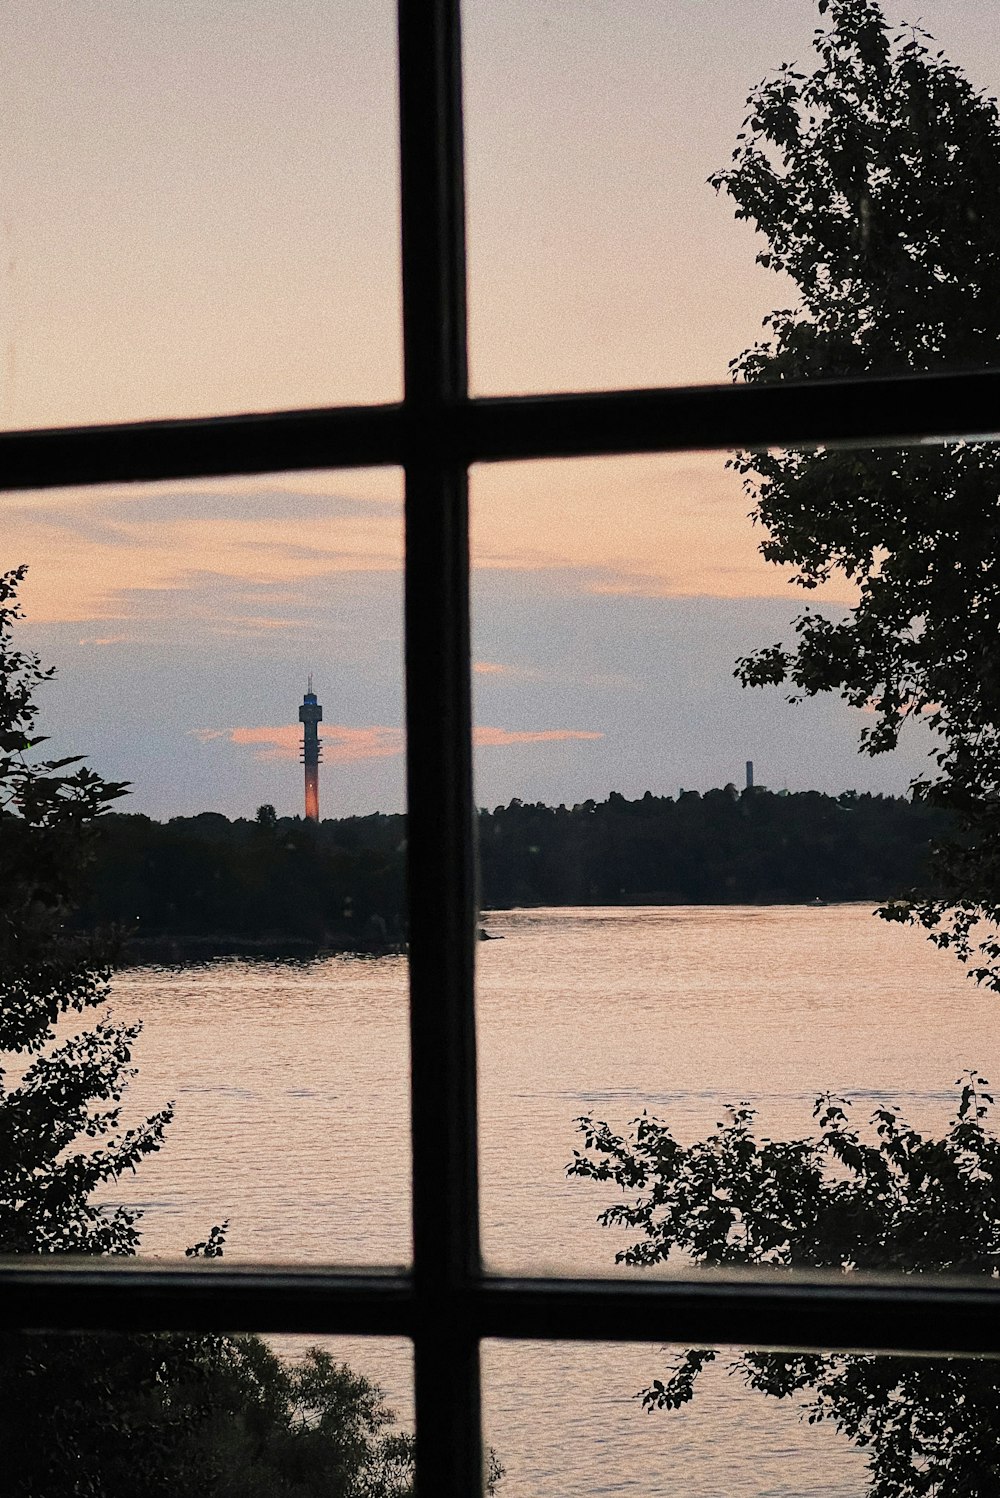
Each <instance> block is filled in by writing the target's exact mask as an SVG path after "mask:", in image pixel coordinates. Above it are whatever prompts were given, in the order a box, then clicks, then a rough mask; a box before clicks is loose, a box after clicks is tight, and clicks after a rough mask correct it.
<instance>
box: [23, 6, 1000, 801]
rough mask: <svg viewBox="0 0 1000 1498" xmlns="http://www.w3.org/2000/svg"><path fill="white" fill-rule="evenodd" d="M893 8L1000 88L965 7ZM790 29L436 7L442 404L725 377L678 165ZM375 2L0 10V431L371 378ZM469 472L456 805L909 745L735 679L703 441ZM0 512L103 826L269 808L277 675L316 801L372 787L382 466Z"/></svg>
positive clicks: (787, 16)
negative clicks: (462, 289)
mask: <svg viewBox="0 0 1000 1498" xmlns="http://www.w3.org/2000/svg"><path fill="white" fill-rule="evenodd" d="M889 13H890V15H891V16H892V17H893V19H898V18H901V17H903V16H904V15H905V16H906V17H907V18H908V19H918V20H922V22H923V24H924V25H925V26H926V27H927V28H929V29H931V30H933V31H934V32H935V34H936V36H937V39H938V42H939V44H940V45H941V47H942V48H943V49H944V50H945V51H946V52H947V53H948V55H949V56H951V57H952V58H953V59H954V60H955V61H956V62H958V63H960V64H961V65H962V66H963V67H964V68H965V70H966V71H967V72H968V73H969V75H970V77H971V78H972V79H973V81H974V82H975V83H977V84H978V85H980V86H982V87H985V88H987V89H989V90H990V91H995V90H996V89H997V88H998V87H1000V39H998V35H997V28H996V24H995V21H996V13H995V8H994V7H993V6H992V5H991V4H988V3H986V0H923V3H922V5H921V6H920V8H919V10H918V11H906V10H904V9H902V8H901V7H899V6H898V5H896V4H895V3H893V4H892V5H891V6H890V10H889ZM817 24H818V17H817V14H816V10H815V5H814V3H813V0H726V3H722V0H719V3H713V0H628V3H626V0H474V3H469V4H467V6H466V11H465V33H466V75H467V81H466V87H467V118H466V136H467V141H466V144H467V156H468V221H469V267H470V337H471V368H472V378H473V384H474V388H475V391H476V393H498V392H513V391H531V390H535V391H551V390H561V389H582V388H587V387H591V388H614V387H616V386H637V385H656V384H671V383H679V382H687V381H699V382H701V381H709V380H724V379H726V378H727V364H728V361H729V360H730V359H731V358H732V357H733V356H734V355H736V354H738V353H739V352H740V350H741V349H743V348H744V347H745V346H746V345H747V344H749V343H750V342H752V341H753V339H754V338H755V337H756V336H757V334H758V332H759V329H760V322H761V317H762V316H763V314H764V313H765V312H766V311H767V310H769V309H770V308H771V307H773V306H777V305H784V304H786V303H787V301H788V299H789V296H790V294H791V293H790V290H789V288H788V286H787V285H784V284H782V283H781V282H780V281H779V280H778V279H777V278H776V277H774V276H773V275H771V274H770V273H767V272H765V271H762V270H760V269H759V268H757V267H755V266H754V264H753V256H754V250H755V244H754V235H753V233H752V231H751V230H750V229H749V228H748V227H747V226H746V225H745V224H737V223H735V221H734V219H733V215H732V208H731V205H730V203H729V202H728V200H726V199H725V198H717V197H716V196H715V194H714V193H713V192H712V190H711V189H710V188H709V187H708V186H706V183H705V179H706V178H707V176H708V175H709V173H710V172H711V171H712V170H714V169H716V168H718V167H719V166H721V165H724V164H725V163H726V161H727V160H728V158H729V155H730V152H731V150H732V145H733V141H734V137H735V135H736V132H737V131H738V129H739V127H740V123H741V121H742V119H743V112H744V111H743V104H744V100H745V98H746V94H747V92H748V90H749V89H750V88H751V87H752V86H753V85H754V84H755V83H756V82H757V81H759V79H760V78H761V77H763V76H764V75H765V74H766V73H768V72H769V71H771V70H773V69H774V68H775V67H776V66H777V65H778V64H779V63H781V62H782V61H785V60H797V61H799V62H800V63H802V64H804V65H808V64H809V62H810V57H811V54H810V46H809V43H810V37H811V34H812V31H813V29H814V27H815V26H816V25H817ZM393 25H394V17H393V12H392V7H391V6H390V5H389V4H387V3H385V0H268V3H263V0H219V3H218V4H213V5H206V4H203V3H201V0H157V3H155V4H154V3H153V0H127V3H126V0H62V3H56V0H30V3H29V4H27V5H23V6H18V7H14V8H12V9H11V11H10V13H9V14H8V15H7V17H6V18H5V28H4V32H5V38H4V39H5V47H6V52H7V67H6V69H5V80H4V88H3V89H2V90H0V168H2V178H0V180H2V181H3V183H4V196H3V211H2V218H0V233H2V246H0V269H2V274H3V282H4V294H3V296H2V297H0V422H2V424H3V425H4V426H6V427H15V428H16V427H26V426H47V425H61V424H69V423H77V422H88V421H116V420H128V419H136V418H141V417H157V416H178V415H206V414H210V413H217V412H222V411H245V410H259V409H267V408H278V407H296V406H306V405H318V404H332V403H341V402H357V401H378V400H392V399H396V398H397V397H398V396H399V393H400V363H401V361H400V347H399V287H398V280H399V267H398V252H397V238H398V221H397V188H396V180H395V174H396V167H397V149H396V102H395V61H394V55H393V47H394V35H393ZM472 494H473V521H474V548H475V559H476V566H477V571H476V584H475V631H476V647H475V648H476V660H477V666H476V687H477V704H476V718H477V725H478V728H477V741H478V743H479V750H478V759H477V768H478V785H477V796H478V799H479V800H480V802H482V803H484V804H490V805H492V804H494V803H495V802H497V801H501V800H507V799H509V798H510V797H511V796H520V797H521V798H522V799H536V798H544V799H546V800H549V801H556V802H558V801H568V802H573V801H577V800H580V799H583V798H584V797H586V796H604V795H606V794H607V792H608V791H609V790H611V789H618V790H622V791H624V792H626V793H627V794H641V793H642V792H643V791H644V790H646V789H647V788H648V789H651V790H653V791H655V792H663V793H670V794H676V791H677V789H678V788H679V787H680V786H682V785H683V786H686V787H692V788H700V789H705V788H707V787H708V786H711V785H714V784H720V783H724V782H725V781H727V780H730V779H733V780H740V779H741V778H742V767H743V761H744V760H745V759H747V758H753V759H754V760H755V762H756V764H757V771H758V777H759V778H760V779H761V780H763V781H765V782H766V783H768V784H770V785H772V786H775V787H778V786H788V787H789V788H792V789H798V788H802V787H805V786H810V785H815V786H817V787H819V788H821V789H825V790H834V791H839V790H841V789H843V788H845V787H847V786H854V785H856V786H858V787H859V788H871V789H887V790H898V791H901V790H903V789H904V788H905V786H906V784H907V781H908V780H909V778H910V776H911V775H912V774H913V773H914V772H915V771H916V770H917V769H918V768H920V766H921V765H922V756H923V753H924V750H925V748H926V746H925V745H921V744H920V743H919V742H917V741H916V740H914V741H913V742H912V743H911V744H910V745H909V746H908V748H907V749H906V751H905V752H903V753H900V754H899V755H898V756H896V757H894V759H892V760H887V761H883V762H876V763H874V764H872V763H870V762H868V761H864V760H858V759H857V758H856V755H855V752H854V746H855V742H856V737H857V731H858V715H857V714H852V713H850V712H849V711H848V710H846V709H845V708H843V707H841V706H840V705H839V704H836V703H828V702H822V703H812V704H809V705H807V706H806V707H804V708H798V709H791V708H788V707H785V706H783V704H782V703H781V701H780V698H779V696H778V695H777V694H775V695H771V696H766V695H764V694H761V693H753V694H750V693H742V692H741V691H740V689H739V688H738V687H737V686H736V685H735V683H734V682H733V681H732V676H731V672H732V663H733V660H734V659H735V657H736V656H738V655H739V654H741V653H743V652H745V651H746V650H748V649H750V648H752V647H753V646H754V645H756V644H765V643H770V642H772V641H773V640H775V639H778V638H781V637H782V636H786V635H787V626H788V621H789V619H790V618H791V617H792V616H793V615H794V614H795V613H796V612H797V611H798V610H799V608H800V607H801V606H802V603H803V602H804V601H806V600H804V597H803V595H801V594H796V592H795V590H793V589H790V587H789V584H788V580H787V578H786V577H785V576H783V575H782V574H781V573H780V572H779V571H778V570H777V569H774V568H769V567H767V566H766V565H765V564H764V563H763V562H762V561H761V560H760V558H759V557H758V555H757V553H756V545H757V542H758V540H759V535H757V534H755V533H754V531H753V529H752V527H751V526H750V524H749V522H748V520H747V518H746V516H747V510H748V508H749V501H748V500H747V499H746V497H745V496H744V495H743V494H742V492H741V490H740V487H739V483H738V481H737V480H736V479H735V477H734V476H733V475H732V474H731V473H729V472H727V470H726V468H725V466H724V458H723V457H722V456H720V455H703V454H691V455H680V456H674V457H644V458H628V459H622V460H601V461H593V462H573V463H564V464H529V465H503V466H498V467H495V468H490V469H484V470H479V471H477V472H475V473H474V476H473V489H472ZM0 534H2V536H3V545H2V553H0V559H2V562H3V564H4V565H14V564H16V563H18V562H21V561H27V562H28V563H29V564H30V566H31V573H30V577H29V581H28V583H27V585H26V587H25V590H24V603H25V607H26V610H27V613H28V621H27V623H26V625H25V626H24V627H23V631H22V633H23V639H24V641H25V643H30V644H34V645H35V646H36V647H37V648H38V649H39V650H40V651H42V652H43V654H44V657H45V659H46V661H48V662H51V663H53V664H55V665H56V666H57V667H58V668H59V680H58V682H57V684H55V685H54V686H52V687H50V688H47V689H46V697H45V703H46V711H45V726H46V727H47V728H49V729H50V730H51V731H52V733H53V734H54V735H55V737H56V739H57V742H58V745H59V747H60V749H62V748H65V749H67V750H69V749H77V750H81V751H84V752H86V753H88V754H89V755H90V756H91V758H92V759H93V762H94V763H95V765H96V766H97V767H98V768H99V769H101V770H102V771H104V772H105V773H106V774H109V775H113V776H120V777H123V778H128V779H130V780H131V781H132V782H133V784H134V788H135V793H134V796H133V799H132V803H131V805H132V807H133V808H134V809H135V810H143V811H148V812H150V813H151V814H154V815H157V816H166V815H172V814H175V813H182V812H183V813H187V812H193V811H199V810H203V809H216V810H221V811H224V812H227V813H228V814H231V815H236V814H251V815H252V813H253V810H254V808H255V807H256V805H257V804H258V803H259V802H261V801H264V800H269V801H273V802H274V803H275V804H276V805H277V807H278V809H279V811H282V812H292V811H298V810H300V808H301V783H300V782H301V771H300V769H299V767H298V765H297V751H296V748H295V743H296V735H295V733H294V732H293V725H294V724H295V721H296V709H297V705H298V702H299V701H300V700H301V695H302V692H303V690H304V686H305V679H306V674H307V672H309V671H310V670H311V671H312V672H313V673H314V675H315V680H316V687H317V691H318V694H319V697H320V700H321V702H322V703H323V705H324V710H325V722H324V738H325V741H326V754H325V758H326V764H327V768H326V769H325V771H324V773H323V779H322V785H321V805H322V810H323V813H324V815H329V816H332V815H338V814H343V813H350V812H364V811H371V810H375V809H383V810H395V809H398V808H400V807H401V805H402V800H403V789H402V787H403V768H402V767H403V760H402V750H403V741H402V735H401V723H402V701H401V572H400V566H401V479H400V476H399V475H398V474H397V473H394V472H389V471H387V472H377V473H375V472H365V473H358V472H349V473H335V474H322V475H282V476H275V477H271V478H266V479H261V480H242V479H240V480H232V481H226V482H217V481H212V482H196V483H190V484H169V485H157V486H139V487H135V488H115V489H107V488H105V489H96V490H90V491H86V490H78V491H72V492H69V491H63V492H53V493H46V494H42V495H33V496H18V495H14V496H10V497H8V498H7V499H5V500H4V519H3V523H2V529H0ZM848 597H849V595H848V593H847V592H846V591H845V590H844V588H843V587H841V588H839V590H838V588H837V587H833V588H832V589H831V591H830V593H829V594H828V595H827V598H826V602H827V603H829V605H830V606H831V607H835V606H836V605H837V603H838V602H839V603H842V602H843V601H845V600H847V599H848ZM809 601H811V600H809Z"/></svg>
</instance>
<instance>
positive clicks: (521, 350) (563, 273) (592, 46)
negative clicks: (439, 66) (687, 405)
mask: <svg viewBox="0 0 1000 1498" xmlns="http://www.w3.org/2000/svg"><path fill="white" fill-rule="evenodd" d="M884 11H885V15H886V18H887V20H888V23H889V27H890V31H889V36H890V37H891V38H892V42H891V48H890V56H891V59H892V60H891V66H890V67H889V69H888V71H886V70H885V69H881V67H880V64H879V63H878V61H877V52H878V46H879V42H878V39H877V38H876V39H875V40H873V38H872V32H871V28H861V29H860V30H859V32H858V33H857V36H856V40H849V41H844V42H843V43H842V44H839V45H838V47H837V49H835V53H834V64H835V65H834V68H833V70H832V78H833V79H834V80H835V82H823V81H821V83H820V85H819V86H818V91H817V93H816V95H815V97H814V98H813V99H810V100H803V98H802V94H803V89H804V88H805V86H806V83H805V80H806V79H807V78H808V77H811V76H812V75H814V74H815V73H817V71H818V70H821V68H822V66H823V64H822V62H821V59H820V56H819V54H818V52H817V51H816V50H815V48H814V32H815V31H816V29H817V28H822V29H823V30H824V31H830V30H831V28H832V27H833V25H834V19H835V16H834V12H833V10H831V11H830V12H827V13H826V14H820V10H819V7H818V6H817V4H816V3H815V0H765V3H761V4H757V5H755V6H753V9H752V22H751V23H750V24H748V11H747V7H746V5H745V4H741V3H739V0H724V3H717V4H714V5H711V6H705V5H701V4H698V3H696V0H686V3H677V4H672V5H644V6H638V5H633V6H628V7H625V8H624V9H623V8H622V7H621V6H618V5H612V4H608V3H606V0H604V3H596V4H591V5H565V4H561V3H535V0H505V3H503V4H495V3H493V0H466V4H465V7H464V15H465V22H464V29H465V52H466V100H467V108H466V117H467V118H466V136H467V143H468V164H469V166H468V173H469V183H468V202H469V247H470V309H471V333H472V345H471V369H472V376H473V382H474V386H475V389H476V390H477V392H479V393H482V394H504V393H522V392H529V391H556V390H574V389H575V390H579V389H589V388H600V389H613V388H616V387H635V386H644V385H650V386H652V385H675V384H688V383H702V382H727V381H728V380H729V378H730V368H729V367H730V361H732V360H734V359H736V358H737V357H738V356H739V355H741V354H742V352H743V351H744V350H745V349H749V348H751V347H752V346H753V345H754V344H755V343H757V342H758V341H759V340H761V339H770V340H772V341H774V340H776V339H777V338H778V331H779V330H778V328H775V327H772V328H767V329H765V328H763V326H762V322H763V319H764V317H765V315H766V314H768V313H770V312H772V311H773V310H774V309H779V308H792V309H794V308H796V307H797V306H799V303H800V300H801V299H802V297H803V296H806V297H807V298H812V302H811V305H810V306H809V307H808V308H807V309H806V313H805V315H802V316H800V315H798V314H796V315H795V317H794V318H793V321H794V322H795V324H796V325H797V326H798V332H797V333H790V334H789V335H788V337H787V338H785V339H783V340H780V341H782V342H783V344H784V346H785V347H784V353H783V354H782V357H781V359H779V360H778V362H777V363H774V364H770V363H768V362H767V361H766V360H765V361H764V363H763V365H762V366H761V367H760V368H757V369H756V370H754V371H752V373H753V377H754V378H774V377H775V376H778V377H781V378H787V377H789V375H791V374H798V375H810V374H843V373H853V372H857V371H860V370H872V369H879V370H883V371H887V370H897V369H911V368H925V367H934V366H940V365H942V364H943V365H948V366H951V367H956V368H957V367H963V368H964V367H969V366H972V365H977V364H982V363H984V362H986V363H994V362H996V357H997V354H996V351H997V346H998V328H997V325H996V322H995V319H994V315H993V313H992V311H991V310H990V308H991V307H992V306H993V304H994V303H995V298H992V297H991V296H990V295H989V293H988V292H987V291H986V290H985V287H986V286H987V285H991V284H992V279H993V271H992V269H991V267H992V264H993V260H992V255H993V251H992V249H991V246H992V244H993V243H994V240H995V236H996V209H995V202H996V184H997V177H998V174H1000V131H998V127H997V118H996V113H995V109H994V106H993V104H992V103H991V102H989V97H990V96H992V95H995V94H996V93H997V91H998V89H1000V46H998V41H997V36H996V29H995V27H992V26H991V25H990V22H989V20H988V18H987V13H986V12H985V11H984V10H983V9H982V7H978V6H969V5H966V6H962V5H959V4H955V3H943V4H939V5H936V6H935V7H934V10H933V14H932V15H930V16H926V17H925V18H924V24H925V25H926V26H927V28H928V29H929V30H931V31H933V32H934V40H933V41H927V42H926V43H924V42H923V41H922V40H921V38H920V36H919V35H917V34H915V33H913V32H912V31H910V30H908V29H907V28H906V27H905V26H902V25H901V24H900V23H901V22H904V21H908V20H909V19H910V15H909V12H907V11H906V9H905V7H902V6H901V5H900V4H898V3H896V0H887V3H886V5H885V6H884ZM915 44H916V45H919V46H926V49H927V50H926V55H921V56H919V57H918V56H917V55H916V54H915V53H914V52H913V50H912V47H913V45H915ZM908 48H909V49H910V50H907V49H908ZM939 50H942V51H943V54H944V58H943V59H939V58H938V56H937V54H938V52H939ZM948 61H950V62H951V63H953V64H954V66H955V68H956V69H957V70H958V71H957V74H956V73H952V72H949V71H948V69H947V67H946V65H945V64H946V62H948ZM784 64H788V65H789V66H790V68H791V74H790V75H789V76H787V77H785V78H783V79H782V81H781V84H780V88H779V95H780V96H778V97H775V98H774V99H770V98H769V97H768V96H766V95H764V96H758V97H757V99H756V102H754V103H753V104H752V106H751V107H750V108H749V109H748V107H747V101H748V97H749V96H751V95H752V94H754V93H755V91H758V89H759V85H760V83H761V80H762V79H770V78H773V77H775V75H777V74H778V72H779V69H780V68H781V67H782V66H783V65H784ZM967 85H969V86H970V87H968V88H967ZM977 90H983V91H984V94H985V97H984V98H980V97H979V96H978V95H977V93H976V91H977ZM786 95H787V96H788V97H786ZM789 98H790V99H792V100H793V101H798V102H796V109H797V111H798V115H797V117H798V122H799V126H800V127H801V131H800V135H799V137H798V145H797V147H796V151H797V154H796V157H795V160H794V161H793V162H792V164H791V166H789V167H788V169H787V177H788V180H789V182H790V189H789V190H788V191H787V192H786V191H785V189H784V187H783V185H782V182H783V180H784V178H785V177H786V168H785V167H784V166H783V165H782V163H781V156H782V154H783V149H784V147H785V145H786V144H787V140H786V135H787V131H788V129H789V125H788V121H789V119H790V114H789V110H788V103H789ZM799 103H801V104H802V107H801V108H799ZM810 115H811V116H812V117H813V119H814V121H815V125H814V126H810V125H809V123H808V121H809V117H810ZM748 118H749V119H750V121H751V122H752V123H751V124H749V125H747V124H745V123H744V122H745V121H746V120H747V119H748ZM852 121H853V125H852ZM767 130H770V132H771V135H772V137H773V138H772V139H770V140H766V139H764V138H763V137H764V135H765V134H766V132H767ZM814 135H816V136H817V138H815V139H814ZM758 141H760V150H759V151H757V152H756V154H755V155H754V156H753V157H752V158H748V160H747V163H746V166H745V169H744V170H742V171H741V172H738V174H737V180H735V181H734V183H733V188H734V191H735V196H734V195H733V194H732V193H730V192H729V191H728V190H727V189H726V188H725V186H723V187H722V189H721V190H720V191H719V192H716V191H714V190H713V187H712V186H711V185H709V178H711V177H713V176H714V175H715V174H716V173H720V172H725V171H729V170H731V169H732V167H733V165H734V164H733V161H732V157H733V152H734V150H735V149H740V150H743V151H746V150H747V149H748V148H750V147H751V146H754V145H756V144H757V143H758ZM764 160H767V161H768V162H770V163H771V164H772V165H773V166H775V167H776V168H777V172H778V178H779V181H778V183H777V184H776V186H775V187H774V190H773V191H772V190H771V188H770V187H769V186H768V185H767V184H766V182H765V180H764V179H763V177H762V166H763V162H764ZM973 163H974V165H973ZM738 213H739V214H740V215H741V216H740V217H737V214H738ZM758 216H759V218H760V220H761V222H762V223H763V225H764V227H765V229H766V230H767V231H768V232H766V233H755V231H754V221H755V219H756V218H757V217H758ZM758 254H770V255H771V256H772V257H773V258H772V263H771V265H768V266H764V265H760V264H757V263H756V257H757V256H758ZM786 256H787V263H786V258H785V257H786ZM813 277H815V278H816V279H815V281H814V280H813V279H812V278H813ZM748 373H750V371H748Z"/></svg>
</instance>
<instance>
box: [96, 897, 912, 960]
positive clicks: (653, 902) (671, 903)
mask: <svg viewBox="0 0 1000 1498" xmlns="http://www.w3.org/2000/svg"><path fill="white" fill-rule="evenodd" d="M881 903H886V902H883V901H880V900H824V901H822V903H821V904H818V905H817V904H814V903H813V902H812V901H810V900H670V899H660V898H657V897H652V896H651V897H649V898H646V899H643V898H641V897H640V898H637V899H635V898H633V899H627V900H602V901H596V900H595V901H588V902H585V903H574V904H570V903H566V904H545V903H542V902H531V903H527V904H524V905H493V906H487V907H485V908H484V909H483V911H482V925H484V926H486V927H487V928H488V927H489V921H490V917H491V916H493V915H508V914H516V913H519V912H522V911H523V912H525V913H530V912H531V911H535V910H556V911H558V910H593V911H598V910H678V909H684V908H687V909H703V910H707V909H711V908H712V907H715V908H717V909H725V910H733V909H740V908H743V909H749V910H767V909H785V910H789V909H794V910H822V909H829V908H832V907H834V906H844V905H864V906H867V907H868V908H869V909H871V908H873V907H874V906H875V905H878V904H881ZM405 953H406V944H405V943H401V942H387V941H379V940H365V939H364V938H358V937H355V938H353V939H349V938H347V937H343V938H340V939H337V938H331V939H330V940H328V941H325V942H316V941H312V940H310V939H308V938H306V937H297V936H286V937H281V936H268V937H260V938H251V937H244V936H227V935H224V934H216V935H210V936H207V935H200V936H174V935H169V934H166V933H160V934H158V935H155V936H132V937H129V938H127V939H126V940H125V941H123V943H122V946H121V949H120V952H119V955H118V959H117V961H116V962H115V968H116V970H117V969H122V968H133V967H180V966H186V965H188V964H198V963H202V962H212V961H215V960H216V959H220V958H227V957H235V958H247V959H253V958H259V959H260V960H262V961H271V962H280V961H289V962H296V961H298V962H315V961H316V960H317V959H320V958H324V957H400V956H404V955H405Z"/></svg>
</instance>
